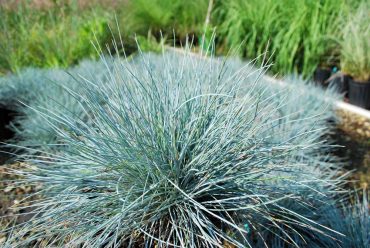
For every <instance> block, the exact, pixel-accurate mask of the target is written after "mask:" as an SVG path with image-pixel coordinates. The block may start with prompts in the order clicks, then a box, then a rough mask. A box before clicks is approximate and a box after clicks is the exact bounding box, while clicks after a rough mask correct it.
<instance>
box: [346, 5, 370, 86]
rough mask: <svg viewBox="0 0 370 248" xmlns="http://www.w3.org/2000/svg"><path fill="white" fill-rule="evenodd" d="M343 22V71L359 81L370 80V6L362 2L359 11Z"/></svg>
mask: <svg viewBox="0 0 370 248" xmlns="http://www.w3.org/2000/svg"><path fill="white" fill-rule="evenodd" d="M342 22H343V24H342V25H343V29H342V35H341V38H340V39H339V43H340V47H341V48H340V51H341V67H342V70H343V72H345V73H348V74H349V75H351V76H352V77H354V78H355V79H356V80H358V81H367V80H370V39H369V37H370V27H369V25H368V23H369V22H370V4H369V3H368V2H366V1H361V4H360V5H359V6H358V8H357V10H355V11H353V13H352V14H351V15H349V16H347V17H345V18H343V20H342Z"/></svg>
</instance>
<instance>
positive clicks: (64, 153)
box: [7, 52, 342, 247]
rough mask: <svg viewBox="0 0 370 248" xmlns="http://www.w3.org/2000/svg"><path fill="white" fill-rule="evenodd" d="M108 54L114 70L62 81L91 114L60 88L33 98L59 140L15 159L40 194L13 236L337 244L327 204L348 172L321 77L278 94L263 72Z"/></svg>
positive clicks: (61, 240)
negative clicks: (332, 140) (328, 137)
mask: <svg viewBox="0 0 370 248" xmlns="http://www.w3.org/2000/svg"><path fill="white" fill-rule="evenodd" d="M110 61H111V60H107V59H106V58H104V57H102V62H101V63H102V65H105V66H106V67H105V68H104V69H102V72H103V73H102V74H103V76H102V78H104V79H106V80H99V79H97V78H95V77H89V74H87V75H85V73H91V75H94V72H96V71H97V70H96V69H95V68H94V67H92V68H88V70H86V71H84V72H82V73H80V74H77V75H76V76H74V77H73V80H74V83H72V84H71V85H72V86H70V84H67V85H66V86H65V88H66V91H65V92H66V94H67V95H68V97H70V98H71V99H74V100H73V101H76V102H77V103H78V106H80V107H81V108H82V112H83V113H84V115H83V116H81V115H78V114H76V113H74V107H73V106H70V105H68V104H65V102H64V100H63V99H64V98H63V97H62V98H60V95H61V94H62V93H59V92H58V91H57V90H56V89H57V88H54V87H51V88H50V91H54V93H52V94H51V95H52V96H53V97H55V99H54V100H55V102H59V103H61V104H55V105H53V104H52V105H50V107H49V108H47V107H46V106H45V105H39V103H38V101H37V100H36V101H31V103H30V104H29V105H31V107H32V110H33V111H34V112H35V113H37V114H39V115H40V116H41V117H42V118H40V125H41V126H44V125H46V126H48V127H49V128H50V129H51V130H52V133H53V134H54V135H55V137H56V138H57V140H58V142H59V144H60V146H61V147H63V149H59V150H55V149H47V148H46V150H44V148H38V150H39V152H36V153H34V152H31V153H26V154H24V156H20V157H19V159H20V160H24V161H25V162H26V164H28V165H29V168H28V169H27V170H24V171H20V172H16V173H19V174H20V175H22V176H24V181H23V182H25V183H26V184H30V185H38V184H41V185H42V190H41V192H38V193H39V194H40V195H42V197H41V198H40V200H38V201H35V202H33V203H32V205H33V207H35V209H34V210H33V212H34V213H35V216H34V218H33V219H32V220H31V221H29V222H27V223H24V224H22V225H20V226H18V227H16V228H15V229H14V230H13V233H12V235H11V236H10V238H9V239H8V241H7V242H8V244H10V245H13V246H22V245H36V246H37V245H40V244H41V242H42V243H43V244H47V245H49V246H61V245H73V246H75V245H83V246H91V247H99V246H106V247H118V246H120V245H122V246H125V247H130V246H135V245H145V246H147V247H151V246H154V245H157V246H158V247H166V246H171V247H173V246H175V247H222V246H223V245H226V244H234V245H236V246H242V247H244V246H247V247H254V246H255V245H256V244H260V243H261V244H262V243H263V244H266V245H270V244H271V242H272V240H273V239H271V238H270V237H271V236H273V237H278V239H279V240H280V241H281V242H283V243H285V244H289V245H292V246H296V247H298V246H299V245H300V244H303V243H305V242H314V243H315V244H317V245H320V244H331V245H334V244H337V240H336V239H335V237H336V235H338V232H337V231H336V230H334V229H331V228H330V227H327V226H324V225H323V224H321V222H320V219H319V218H318V214H317V211H318V209H320V208H322V207H323V206H328V205H330V204H334V205H335V204H336V201H335V197H334V196H335V195H336V194H337V193H338V192H337V191H338V190H340V186H341V183H342V179H341V178H338V177H337V176H338V170H339V169H340V166H337V165H336V161H335V159H333V158H330V157H329V156H327V155H326V154H327V153H328V152H329V151H330V147H329V145H328V144H327V143H326V142H325V141H324V140H323V139H322V137H323V134H324V133H325V131H326V130H327V128H329V127H330V125H329V124H328V122H327V119H328V118H330V117H331V116H332V112H331V111H330V109H331V106H330V101H329V102H327V101H326V100H323V98H320V97H317V94H316V95H315V94H310V92H318V91H317V89H316V88H314V86H312V85H307V84H304V83H303V82H302V83H301V84H298V85H299V87H297V86H294V87H293V86H292V87H288V88H287V89H285V90H281V89H280V90H279V89H278V88H277V87H276V88H274V87H273V86H272V85H271V83H267V82H264V80H263V79H261V76H262V75H263V73H264V71H265V70H266V68H260V69H257V70H256V69H253V68H252V67H250V66H246V65H243V64H241V63H240V62H238V61H228V60H222V59H210V60H207V59H204V58H199V57H194V56H192V55H190V54H189V53H185V54H183V55H179V54H177V53H168V52H165V53H163V54H161V55H153V54H149V55H147V54H140V56H138V57H137V58H135V59H134V60H132V61H127V60H117V61H115V62H113V63H110ZM91 70H93V71H91ZM58 78H59V77H58ZM47 85H48V84H45V86H46V87H48V86H47ZM73 85H74V86H73ZM68 88H70V89H69V90H68ZM305 90H306V92H304V91H305ZM53 94H54V95H53ZM323 94H324V93H323ZM299 96H307V98H300V97H299ZM315 96H316V97H315ZM45 99H47V98H45ZM303 99H304V100H303ZM320 99H321V100H320ZM306 100H307V101H306ZM41 101H42V102H44V103H43V104H45V103H46V102H47V100H44V99H43V98H41ZM32 102H33V103H32ZM297 102H299V103H300V104H302V107H299V105H297ZM30 117H31V116H30ZM31 118H33V117H31ZM42 119H43V121H41V120H42ZM21 135H22V134H21ZM33 139H35V140H37V137H36V136H35V137H33ZM50 146H51V147H54V145H53V144H51V145H50ZM29 149H33V148H29ZM32 151H34V150H32Z"/></svg>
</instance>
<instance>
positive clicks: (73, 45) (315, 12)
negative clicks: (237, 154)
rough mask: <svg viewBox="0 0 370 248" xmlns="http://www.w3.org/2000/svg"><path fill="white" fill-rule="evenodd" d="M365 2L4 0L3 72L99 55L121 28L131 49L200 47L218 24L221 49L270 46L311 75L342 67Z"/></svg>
mask: <svg viewBox="0 0 370 248" xmlns="http://www.w3.org/2000/svg"><path fill="white" fill-rule="evenodd" d="M361 2H363V1H359V0H339V1H337V0H323V1H311V0H281V1H273V0H266V1H257V0H248V1H246V0H230V1H219V0H214V1H209V0H188V1H183V0H151V1H149V0H136V1H130V0H103V1H87V0H27V1H22V2H21V1H3V2H1V1H0V16H1V18H0V27H1V30H2V32H0V72H2V73H6V72H9V71H13V72H15V71H18V70H19V69H20V68H22V67H27V66H36V67H67V66H69V65H73V64H76V63H77V62H78V61H79V60H81V59H82V58H95V57H96V56H97V52H96V51H95V48H94V46H92V45H91V41H96V42H97V43H99V44H100V45H102V46H103V48H104V47H105V46H106V45H107V46H108V47H109V50H111V52H112V51H114V49H113V48H112V47H113V42H112V37H113V38H115V39H119V34H121V35H122V37H123V41H124V43H125V44H126V47H125V49H126V53H128V54H129V53H132V52H133V51H134V50H135V49H136V40H139V41H140V44H142V47H143V49H145V50H158V49H159V48H158V43H160V42H166V43H168V44H175V45H177V46H181V44H184V43H185V40H186V38H187V37H189V38H190V39H193V43H194V45H198V47H199V44H200V41H201V39H202V35H203V34H204V33H209V32H211V31H213V30H215V32H216V35H217V36H216V37H217V38H216V47H217V52H218V53H219V54H227V53H229V52H230V50H231V51H233V52H234V53H237V54H238V55H240V56H241V57H244V58H247V59H253V58H255V57H258V55H260V54H261V53H264V52H265V51H269V56H270V57H271V62H272V63H273V64H274V66H273V67H271V70H272V73H276V74H280V75H286V74H290V73H301V74H303V76H305V77H309V76H311V75H312V73H313V71H314V70H315V69H316V68H317V67H318V66H320V67H333V66H337V67H339V65H340V61H339V57H340V56H339V55H340V43H341V41H342V40H343V39H342V38H341V36H342V29H343V27H342V26H343V25H344V24H343V20H344V19H345V20H346V21H348V16H350V15H351V14H353V13H354V12H355V10H356V8H357V7H358V6H359V5H360V3H361ZM210 5H211V6H210ZM209 7H211V8H209ZM209 10H211V11H210V12H209ZM365 11H369V10H365ZM207 18H208V19H209V23H207V21H206V19H207ZM235 48H237V49H235ZM262 60H263V58H262V57H260V58H259V59H258V62H259V63H262V62H263V61H262Z"/></svg>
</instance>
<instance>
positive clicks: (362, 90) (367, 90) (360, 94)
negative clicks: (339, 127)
mask: <svg viewBox="0 0 370 248" xmlns="http://www.w3.org/2000/svg"><path fill="white" fill-rule="evenodd" d="M348 98H349V102H350V103H352V104H354V105H356V106H359V107H362V108H365V109H370V81H367V82H358V81H355V80H353V79H349V81H348Z"/></svg>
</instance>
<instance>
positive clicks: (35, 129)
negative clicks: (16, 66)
mask: <svg viewBox="0 0 370 248" xmlns="http://www.w3.org/2000/svg"><path fill="white" fill-rule="evenodd" d="M106 62H107V63H109V65H111V64H112V62H113V61H111V60H106ZM109 65H108V64H104V63H103V62H92V61H83V62H81V63H80V64H79V65H78V66H76V67H74V68H70V69H68V70H60V69H50V70H45V69H33V68H28V69H26V70H23V71H22V72H20V73H19V74H16V75H12V76H9V77H4V78H2V82H1V84H2V86H1V90H0V95H1V97H0V104H1V105H3V106H6V107H7V108H10V109H12V110H14V111H16V112H17V113H18V115H17V117H16V118H15V119H14V120H13V121H12V123H11V126H10V127H11V128H12V130H13V131H14V133H15V137H14V139H13V140H11V141H9V142H8V143H12V144H13V145H12V147H13V148H16V146H19V147H24V146H26V147H31V146H32V147H33V148H35V149H40V148H41V147H42V149H43V150H47V149H49V148H51V144H55V145H58V139H57V135H56V133H55V131H54V130H53V128H52V125H51V124H50V122H51V123H53V125H57V123H55V122H54V121H53V120H52V118H47V119H45V117H44V116H43V115H42V114H41V113H40V112H39V111H38V110H36V108H37V109H43V110H44V111H51V112H54V113H59V112H61V111H68V112H70V113H71V114H72V113H73V114H75V115H77V116H80V117H81V118H82V117H83V116H84V111H83V106H81V104H80V103H79V102H78V101H77V99H75V98H74V97H73V96H72V95H71V94H69V93H68V91H75V90H76V89H77V88H78V87H79V85H78V84H77V83H76V81H75V80H74V77H78V75H84V77H85V78H86V79H88V80H93V81H99V82H101V83H102V84H103V83H104V80H106V79H105V78H104V72H105V68H106V66H109ZM15 145H16V146H15ZM54 149H61V147H55V148H54ZM26 151H32V150H26Z"/></svg>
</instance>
